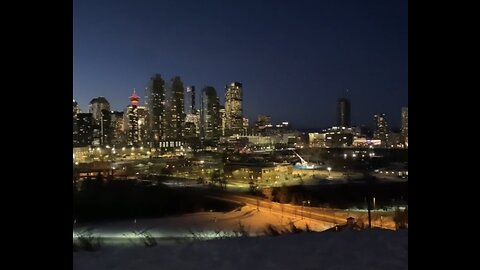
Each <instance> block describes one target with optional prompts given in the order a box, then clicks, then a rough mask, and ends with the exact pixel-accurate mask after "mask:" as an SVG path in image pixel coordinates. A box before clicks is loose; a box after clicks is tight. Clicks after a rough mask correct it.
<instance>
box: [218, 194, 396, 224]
mask: <svg viewBox="0 0 480 270" xmlns="http://www.w3.org/2000/svg"><path fill="white" fill-rule="evenodd" d="M208 196H209V197H211V198H215V199H219V200H224V201H230V202H235V203H240V204H246V205H250V206H253V207H257V208H258V210H260V211H270V212H271V213H275V214H278V215H283V216H289V217H292V218H296V219H307V220H308V219H311V220H316V221H322V222H328V223H332V226H333V225H343V224H345V223H346V222H347V218H348V217H354V218H356V219H357V220H358V219H362V220H363V221H364V224H365V226H368V214H367V212H363V211H362V212H360V211H354V210H342V209H334V208H320V207H308V201H304V205H291V204H281V203H277V202H270V201H267V200H262V199H261V198H257V197H254V196H250V195H239V194H231V193H221V194H219V193H216V194H211V195H208ZM371 216H372V226H375V227H382V228H385V229H395V224H394V222H393V221H392V216H393V212H392V211H390V212H383V211H382V212H376V211H372V212H371Z"/></svg>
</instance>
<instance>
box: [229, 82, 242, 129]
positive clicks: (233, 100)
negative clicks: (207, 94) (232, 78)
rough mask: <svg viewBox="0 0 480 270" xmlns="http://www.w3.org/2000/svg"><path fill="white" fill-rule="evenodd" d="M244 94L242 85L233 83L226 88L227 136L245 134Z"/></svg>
mask: <svg viewBox="0 0 480 270" xmlns="http://www.w3.org/2000/svg"><path fill="white" fill-rule="evenodd" d="M242 103H243V93H242V84H241V83H239V82H232V83H230V84H228V85H226V86H225V119H226V123H225V135H227V136H229V135H236V134H242V132H243V104H242Z"/></svg>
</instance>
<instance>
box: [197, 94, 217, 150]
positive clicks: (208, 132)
mask: <svg viewBox="0 0 480 270" xmlns="http://www.w3.org/2000/svg"><path fill="white" fill-rule="evenodd" d="M219 107H220V104H219V100H218V96H217V91H216V90H215V88H213V87H212V86H206V87H204V88H203V89H202V99H201V111H200V122H201V132H200V133H201V137H202V139H203V140H204V141H207V142H215V141H216V140H218V138H219V135H220V134H219V124H220V113H219Z"/></svg>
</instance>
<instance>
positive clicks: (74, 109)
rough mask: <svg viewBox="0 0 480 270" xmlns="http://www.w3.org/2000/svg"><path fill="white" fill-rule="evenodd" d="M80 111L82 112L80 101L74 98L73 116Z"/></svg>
mask: <svg viewBox="0 0 480 270" xmlns="http://www.w3.org/2000/svg"><path fill="white" fill-rule="evenodd" d="M79 113H81V110H80V106H79V105H78V103H77V102H76V101H75V99H74V100H73V116H75V115H77V114H79Z"/></svg>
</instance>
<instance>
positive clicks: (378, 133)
mask: <svg viewBox="0 0 480 270" xmlns="http://www.w3.org/2000/svg"><path fill="white" fill-rule="evenodd" d="M374 120H375V127H376V129H375V132H374V133H373V138H374V139H377V140H381V141H382V143H381V144H382V146H386V147H388V146H389V140H388V134H389V130H388V124H387V118H386V116H385V114H376V115H374Z"/></svg>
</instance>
